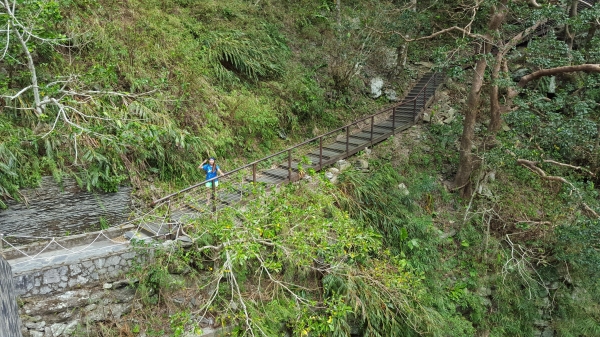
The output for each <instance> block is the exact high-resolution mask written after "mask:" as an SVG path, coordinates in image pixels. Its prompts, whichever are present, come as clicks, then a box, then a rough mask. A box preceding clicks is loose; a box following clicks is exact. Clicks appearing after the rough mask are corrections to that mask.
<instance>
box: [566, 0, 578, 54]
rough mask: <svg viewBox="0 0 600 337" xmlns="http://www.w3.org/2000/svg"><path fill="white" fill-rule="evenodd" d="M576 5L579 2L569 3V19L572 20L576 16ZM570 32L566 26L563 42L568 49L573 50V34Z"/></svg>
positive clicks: (569, 27)
mask: <svg viewBox="0 0 600 337" xmlns="http://www.w3.org/2000/svg"><path fill="white" fill-rule="evenodd" d="M578 3H579V0H572V1H571V7H570V10H569V17H570V18H574V17H575V16H577V4H578ZM572 30H573V28H572V27H571V26H569V25H567V27H565V32H566V36H565V40H566V41H565V42H566V43H567V45H568V46H569V49H573V43H574V41H575V32H574V31H572Z"/></svg>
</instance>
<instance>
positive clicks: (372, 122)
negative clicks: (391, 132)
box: [371, 116, 394, 145]
mask: <svg viewBox="0 0 600 337" xmlns="http://www.w3.org/2000/svg"><path fill="white" fill-rule="evenodd" d="M392 123H394V122H392ZM374 124H375V116H371V145H373V125H374Z"/></svg>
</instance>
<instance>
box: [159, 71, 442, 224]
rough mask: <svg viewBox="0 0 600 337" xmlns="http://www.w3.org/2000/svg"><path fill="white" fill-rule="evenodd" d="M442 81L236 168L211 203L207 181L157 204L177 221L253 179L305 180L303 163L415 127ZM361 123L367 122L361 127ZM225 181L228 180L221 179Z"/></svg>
mask: <svg viewBox="0 0 600 337" xmlns="http://www.w3.org/2000/svg"><path fill="white" fill-rule="evenodd" d="M441 83H442V75H441V74H439V73H437V74H436V73H428V74H425V75H424V76H423V77H422V78H421V79H420V80H419V81H418V82H417V83H416V84H415V86H414V87H413V88H412V89H411V91H410V92H409V93H408V95H406V97H405V98H404V99H403V101H402V102H401V103H399V104H397V105H395V106H394V107H392V108H388V109H386V110H383V111H382V112H379V113H377V114H375V115H372V116H369V117H367V118H364V119H362V120H360V121H358V122H354V123H351V124H349V125H346V126H345V127H343V128H340V129H337V131H338V133H340V134H338V135H337V137H333V136H330V135H335V133H334V132H335V131H334V132H330V133H328V134H325V135H323V136H320V137H317V138H314V139H312V140H309V141H306V142H304V143H301V144H300V145H297V146H295V147H292V148H290V149H288V150H285V151H281V152H279V153H277V154H274V155H271V156H269V157H266V158H263V159H261V160H259V161H256V162H254V163H251V164H248V165H246V166H244V167H242V168H238V169H236V170H233V171H230V172H227V173H226V174H225V176H229V175H231V176H233V173H238V176H239V174H240V173H241V177H242V178H241V180H240V182H236V183H233V182H232V183H231V184H227V187H226V188H223V187H222V186H219V190H218V191H217V192H216V194H215V195H213V196H212V197H214V199H212V200H211V201H210V202H207V200H208V198H209V196H211V192H210V190H208V191H207V189H206V188H205V187H204V186H203V185H204V182H202V183H199V184H196V185H193V186H190V187H188V188H186V189H183V190H181V191H179V192H176V193H173V194H171V195H168V196H166V197H164V198H161V199H159V200H157V201H155V202H154V203H153V204H154V205H156V204H159V203H164V202H167V201H168V202H169V203H170V210H171V211H170V219H171V223H172V224H177V223H181V222H183V221H184V220H185V219H194V218H198V217H201V216H203V215H204V214H207V213H211V212H214V211H217V210H219V209H222V208H224V207H228V206H231V205H235V204H237V203H239V202H241V201H242V199H243V198H244V197H246V196H248V195H250V194H252V191H251V190H252V185H253V184H251V183H262V184H266V185H267V187H268V186H272V185H278V184H283V183H287V182H290V181H296V180H299V179H300V178H301V177H302V174H301V172H300V168H301V169H302V170H304V171H306V170H308V169H313V170H315V171H319V170H321V169H322V168H324V167H327V166H329V165H331V164H333V163H335V162H337V161H338V160H341V159H345V158H348V157H350V156H352V155H354V154H356V153H358V152H359V151H362V150H363V149H364V148H366V147H368V146H372V145H374V144H377V143H379V142H381V141H383V140H385V139H387V138H389V137H390V136H392V135H394V134H396V133H399V132H402V131H403V130H406V129H408V128H410V127H411V126H412V125H414V124H415V122H416V121H417V120H418V118H419V115H420V113H421V112H422V111H423V110H424V109H425V108H426V107H427V106H428V104H429V103H430V102H431V101H432V100H433V99H434V95H435V91H436V90H437V88H438V86H439V85H440V84H441ZM359 123H362V124H367V125H366V126H364V125H363V126H362V127H359ZM332 137H333V138H332ZM300 146H309V147H310V148H309V149H308V150H307V151H304V152H301V151H298V150H297V149H298V148H299V147H300ZM315 147H316V148H315ZM293 151H298V153H293ZM286 154H287V156H286ZM277 156H286V157H287V160H286V161H284V162H279V161H277V160H275V159H276V158H278V157H277ZM273 161H275V162H279V164H272V163H271V162H273ZM266 163H271V164H270V167H268V168H265V169H262V170H259V169H258V168H257V166H258V165H259V164H260V165H263V164H266ZM232 179H233V178H232ZM219 180H221V181H223V180H226V177H223V178H219ZM221 185H225V184H223V183H221ZM197 187H199V188H197ZM171 202H172V203H171Z"/></svg>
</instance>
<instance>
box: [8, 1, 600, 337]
mask: <svg viewBox="0 0 600 337" xmlns="http://www.w3.org/2000/svg"><path fill="white" fill-rule="evenodd" d="M4 3H8V2H4ZM17 4H18V6H16V7H15V8H16V9H17V10H16V11H15V12H12V13H13V14H11V15H8V14H10V13H8V14H7V15H4V16H2V17H0V23H1V24H2V25H3V26H6V27H8V29H9V31H10V32H11V33H9V34H7V35H6V36H9V37H10V39H8V38H6V37H0V39H2V41H3V43H4V44H5V46H6V53H5V54H4V57H3V58H2V60H1V61H0V65H1V66H2V71H1V72H0V78H1V79H2V80H1V81H0V85H1V86H2V87H1V89H0V90H1V91H2V93H3V99H4V102H5V106H4V107H3V110H2V113H0V172H1V174H0V194H2V195H3V196H5V197H8V196H12V197H17V196H18V189H19V188H21V187H24V186H29V185H35V184H36V182H37V181H38V180H39V178H40V176H41V175H43V174H52V175H54V176H55V178H56V179H57V180H60V178H61V176H63V175H65V174H71V175H74V176H76V177H77V178H78V179H79V181H80V182H81V185H82V186H85V187H87V188H89V189H96V188H100V189H103V190H109V191H110V190H115V189H116V188H118V186H119V185H120V184H124V183H131V184H132V185H134V186H136V187H138V188H139V189H140V191H141V193H140V194H142V195H144V196H145V197H151V196H149V195H148V193H149V192H146V191H145V190H144V187H145V186H146V184H147V182H148V181H150V180H152V181H153V183H154V184H156V185H158V187H159V189H158V190H159V191H161V192H166V191H168V190H170V189H173V188H175V187H177V186H182V185H185V184H186V183H190V182H193V181H198V180H199V179H201V176H200V173H199V172H198V171H197V169H196V165H197V163H198V162H199V161H201V158H202V157H204V156H205V154H206V153H207V152H208V153H211V154H217V155H218V156H219V157H220V158H223V159H224V160H226V161H227V164H228V166H230V167H234V166H235V165H236V164H239V163H241V162H243V161H245V160H247V159H250V158H256V157H259V156H261V155H262V154H265V153H268V152H269V151H272V150H275V149H278V148H281V147H284V146H287V145H290V144H292V143H293V141H295V140H298V139H302V138H304V137H306V135H311V134H315V133H320V132H321V131H322V130H324V129H326V128H329V127H333V126H335V125H339V124H341V123H342V122H343V121H345V120H350V119H352V118H353V117H356V116H358V115H361V114H364V113H367V112H370V111H373V110H374V109H376V108H377V107H378V106H380V105H382V104H384V103H386V102H384V99H378V100H372V99H371V98H369V97H368V95H367V93H366V91H367V86H368V80H369V79H370V76H374V75H380V76H387V78H388V79H393V80H394V81H397V83H399V84H398V87H397V88H396V89H397V90H399V91H402V90H403V89H404V88H405V87H406V86H407V85H408V84H409V80H410V79H413V78H415V77H417V76H418V71H419V68H417V67H416V66H415V65H414V62H417V61H425V62H431V63H433V66H434V67H436V68H437V69H441V70H442V71H445V72H446V73H447V75H448V81H447V83H446V85H445V87H444V88H443V91H444V92H445V96H446V97H447V101H446V102H445V103H444V104H442V103H439V104H434V106H432V107H431V109H430V111H429V113H430V116H431V117H432V121H434V122H433V123H431V124H427V126H426V127H425V126H423V127H422V129H421V128H418V129H415V130H416V131H414V132H416V134H415V133H414V132H413V131H411V133H408V134H404V135H400V136H398V137H397V138H396V139H392V140H390V141H387V142H385V143H384V144H381V145H380V146H379V147H377V148H376V149H375V150H374V151H373V152H372V153H371V154H370V155H368V154H362V155H363V158H364V159H366V160H368V161H369V163H370V166H369V170H367V171H359V170H352V169H351V170H347V171H345V172H343V173H342V174H341V175H340V177H339V183H338V184H335V185H334V184H331V183H330V182H329V181H328V180H327V179H325V178H324V177H319V175H318V174H317V173H314V172H307V173H308V174H309V175H310V176H312V181H302V182H300V183H297V184H293V185H289V186H285V187H282V188H281V189H278V190H273V191H268V192H267V191H260V188H257V189H258V191H256V193H257V194H258V196H259V197H258V198H257V199H255V201H253V202H250V203H249V204H248V205H246V206H245V207H244V209H243V211H242V210H232V209H228V210H225V211H222V212H220V213H219V216H218V217H216V218H210V217H206V218H203V219H200V220H196V221H189V223H186V224H185V226H184V227H183V229H184V231H185V232H186V233H187V234H188V235H189V236H190V237H192V238H193V240H194V243H193V246H192V248H188V249H183V248H180V247H170V248H168V249H165V250H157V251H156V252H155V253H154V256H153V259H154V260H153V263H144V264H140V265H139V266H138V268H137V269H136V270H135V271H134V272H133V275H132V276H134V277H135V278H137V279H138V280H139V283H138V285H137V290H138V296H139V300H140V302H141V303H143V306H142V307H139V308H136V310H134V311H133V312H132V313H131V314H129V316H128V317H126V318H125V319H123V321H121V322H103V323H101V324H99V326H98V327H97V329H89V328H84V329H82V331H92V330H93V331H96V332H97V334H98V335H100V336H117V335H125V336H135V335H138V334H140V333H145V334H146V336H164V335H169V334H170V335H175V336H182V335H183V334H184V332H186V331H188V332H189V331H194V330H197V328H198V327H197V320H198V318H199V317H202V316H206V317H211V318H214V319H215V321H216V322H217V324H216V325H218V326H221V325H222V326H231V327H232V328H233V331H232V333H233V334H234V335H240V336H242V335H244V336H249V335H252V336H257V335H260V336H281V335H288V336H289V335H291V336H349V335H356V336H417V335H432V336H539V335H544V336H598V335H600V328H599V327H600V284H598V280H600V242H599V241H598V235H600V216H599V215H598V214H599V213H600V202H599V194H598V193H599V190H598V184H599V183H600V181H599V179H598V177H599V176H600V144H599V140H600V127H599V125H600V124H599V120H600V105H599V104H598V102H600V75H599V73H600V65H599V64H600V54H599V51H600V37H599V36H598V33H597V30H598V26H599V23H598V22H597V20H598V19H597V18H598V17H600V7H599V5H598V4H596V5H595V7H593V8H586V9H584V10H581V11H579V12H577V11H575V10H574V5H575V4H577V1H539V2H536V1H509V0H498V1H493V0H490V1H487V0H484V1H461V2H456V1H418V2H413V1H393V2H380V1H368V0H355V1H343V2H342V1H321V2H314V1H308V0H302V1H274V0H262V1H252V2H251V1H245V0H232V1H211V0H207V1H191V0H190V1H186V0H166V1H153V0H147V1H141V0H131V1H127V2H121V1H111V0H103V1H85V0H60V1H37V2H30V1H17ZM4 9H6V7H4ZM432 23H433V24H432ZM31 27H33V28H31ZM534 28H539V29H537V33H536V30H535V29H534ZM436 32H442V33H440V34H437V33H436ZM19 39H21V40H23V42H24V43H25V45H26V46H27V48H23V43H20V40H19ZM390 54H392V55H394V56H395V58H391V59H392V60H393V62H389V60H390V57H389V56H390ZM405 60H407V62H406V64H405ZM29 61H31V62H29ZM386 63H393V64H386ZM31 64H33V65H34V66H35V69H33V68H32V66H31ZM33 70H35V71H33ZM540 71H543V72H540ZM33 74H35V75H36V77H35V80H36V81H37V82H38V85H37V86H36V85H34V86H33V87H29V86H30V85H32V81H33V78H34V77H33ZM36 88H37V91H36ZM23 89H27V90H25V91H23ZM482 96H486V97H488V98H489V99H481V97H482ZM450 108H452V109H453V110H455V111H458V112H459V115H460V116H458V118H456V119H454V120H452V119H448V121H447V122H445V123H444V122H439V119H436V118H437V117H436V115H439V114H443V113H444V110H449V109H450ZM458 192H460V193H458ZM0 205H2V204H1V202H0ZM157 211H161V210H160V209H159V210H157ZM139 249H140V252H144V251H147V250H146V249H145V247H140V248H139ZM175 298H178V299H181V298H183V299H184V300H183V301H181V300H180V301H178V302H176V301H174V299H175ZM191 298H195V299H202V301H201V303H199V304H198V305H195V306H189V305H188V303H190V301H191ZM82 334H84V333H82Z"/></svg>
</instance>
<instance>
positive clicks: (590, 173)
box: [544, 159, 596, 177]
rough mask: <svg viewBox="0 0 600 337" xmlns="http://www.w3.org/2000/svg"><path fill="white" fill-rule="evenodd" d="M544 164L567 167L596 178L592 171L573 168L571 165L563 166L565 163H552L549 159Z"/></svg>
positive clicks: (578, 167) (579, 167)
mask: <svg viewBox="0 0 600 337" xmlns="http://www.w3.org/2000/svg"><path fill="white" fill-rule="evenodd" d="M544 163H549V164H554V165H557V166H562V167H569V168H572V169H574V170H579V171H583V172H586V173H588V174H589V175H591V176H592V177H595V176H596V175H595V174H594V173H592V171H590V170H588V169H586V168H585V167H581V166H573V165H569V164H565V163H560V162H557V161H554V160H549V159H547V160H544Z"/></svg>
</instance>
